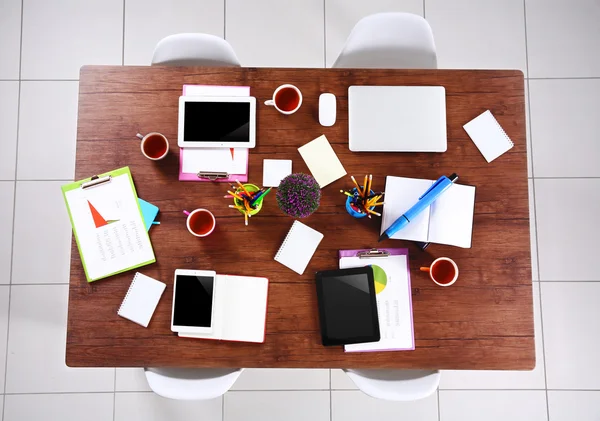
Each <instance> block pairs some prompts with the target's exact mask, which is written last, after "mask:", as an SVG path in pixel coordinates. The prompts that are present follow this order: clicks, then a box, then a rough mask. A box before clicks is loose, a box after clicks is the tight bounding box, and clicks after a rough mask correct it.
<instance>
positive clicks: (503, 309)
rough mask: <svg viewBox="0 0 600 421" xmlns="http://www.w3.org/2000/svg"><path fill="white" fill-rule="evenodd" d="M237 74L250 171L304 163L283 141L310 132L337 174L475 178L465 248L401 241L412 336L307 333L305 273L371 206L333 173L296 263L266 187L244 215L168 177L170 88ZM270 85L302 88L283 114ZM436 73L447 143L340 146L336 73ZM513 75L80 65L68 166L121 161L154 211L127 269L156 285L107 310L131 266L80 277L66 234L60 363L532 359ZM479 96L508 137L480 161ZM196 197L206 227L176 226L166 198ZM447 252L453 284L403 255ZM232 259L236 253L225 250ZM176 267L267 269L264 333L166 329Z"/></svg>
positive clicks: (179, 219)
mask: <svg viewBox="0 0 600 421" xmlns="http://www.w3.org/2000/svg"><path fill="white" fill-rule="evenodd" d="M186 83H187V84H216V85H245V86H251V87H252V91H251V92H252V95H253V96H255V97H256V98H257V104H258V106H257V147H256V148H255V149H252V150H251V153H250V179H249V180H250V181H251V182H255V183H257V184H260V183H261V182H262V162H263V159H265V158H281V159H292V160H293V165H294V166H293V169H294V172H300V171H301V172H308V169H307V167H306V165H305V164H304V161H303V160H302V159H301V157H300V154H299V153H298V151H297V148H298V147H299V146H301V145H303V144H305V143H307V142H308V141H310V140H312V139H314V138H316V137H317V136H319V135H321V134H325V135H326V136H327V138H328V139H329V141H330V142H331V144H332V146H333V149H334V150H335V152H336V153H337V155H338V157H339V158H340V160H341V161H342V163H343V165H344V166H345V168H346V170H347V171H348V174H354V175H357V176H363V175H364V173H365V171H368V172H372V173H373V175H374V181H373V186H374V187H375V188H376V189H383V187H384V180H385V176H387V175H396V176H404V177H418V178H428V179H436V178H438V177H439V176H440V175H442V174H446V175H447V174H450V173H452V172H457V173H458V174H459V175H460V182H462V183H464V184H470V185H474V186H477V191H476V204H475V219H474V229H473V245H472V248H471V249H460V248H456V247H450V246H441V245H432V246H431V247H430V248H429V249H427V251H426V252H422V251H419V250H418V249H417V248H416V247H415V246H414V245H413V244H412V243H411V242H407V241H398V240H387V241H386V242H384V243H382V245H383V246H385V247H408V248H409V253H410V266H411V277H412V294H413V305H414V326H415V335H416V350H415V351H412V352H380V353H369V354H360V353H354V354H345V353H344V352H343V350H342V348H341V347H328V348H326V347H323V346H322V345H321V342H320V333H319V323H318V314H317V304H316V292H315V285H314V273H315V272H316V271H318V270H323V269H334V268H337V267H338V250H340V249H349V248H350V249H353V248H370V247H373V246H376V244H377V238H378V236H379V225H380V221H379V220H378V219H373V220H355V219H353V218H352V217H350V216H349V215H348V214H347V213H346V211H345V209H344V201H345V197H344V196H342V195H341V194H340V193H339V189H341V188H351V187H352V185H351V181H350V179H349V177H344V178H343V179H340V180H338V181H336V182H335V183H333V184H331V185H329V186H327V187H325V188H324V189H323V197H322V201H321V206H320V207H319V209H318V211H317V212H316V213H315V214H314V215H312V216H310V217H309V218H306V219H305V220H303V222H304V223H306V224H307V225H309V226H311V227H313V228H315V229H316V230H318V231H320V232H322V233H323V234H324V235H325V238H324V239H323V241H322V242H321V245H320V246H319V248H318V249H317V252H316V254H315V255H314V257H313V259H312V260H311V262H310V264H309V266H308V268H307V270H306V272H305V274H304V275H303V276H299V275H297V274H296V273H295V272H292V271H291V270H289V269H288V268H286V267H284V266H282V265H280V264H279V263H277V262H275V261H274V260H273V257H274V256H275V253H276V251H277V250H278V248H279V246H280V244H281V242H282V240H283V239H284V237H285V235H286V233H287V232H288V230H289V228H290V226H291V225H292V219H291V218H290V217H288V216H286V215H284V214H283V213H282V212H281V211H280V210H279V209H278V207H277V205H276V203H275V197H274V195H271V196H270V197H269V198H268V199H267V200H266V201H265V204H264V207H263V210H262V211H261V213H260V215H258V216H256V217H254V218H252V220H251V222H250V225H249V226H248V227H245V226H244V223H243V218H242V217H241V216H240V215H239V214H238V213H237V211H235V210H234V209H230V208H228V206H227V205H228V204H229V200H226V199H223V195H224V193H225V190H227V185H226V184H223V183H194V182H178V181H177V174H178V168H179V162H178V153H179V148H178V147H177V144H176V143H177V113H178V97H179V96H180V95H181V88H182V85H183V84H186ZM283 83H293V84H295V85H296V86H298V87H299V88H300V89H301V91H302V93H303V95H304V102H303V105H302V107H301V109H300V110H299V111H298V112H297V113H296V114H294V115H292V116H283V115H281V114H279V113H278V112H277V111H276V110H275V109H274V108H272V107H266V106H264V105H263V102H264V101H265V100H266V99H269V98H270V97H271V95H272V93H273V90H274V89H275V88H276V87H277V86H279V85H280V84H283ZM351 85H441V86H444V87H445V88H446V101H447V121H448V151H447V152H446V153H443V154H437V153H351V152H350V151H349V149H348V121H347V120H348V102H347V100H348V98H347V95H348V94H347V92H348V87H349V86H351ZM523 86H524V84H523V74H522V73H521V72H520V71H492V70H490V71H483V70H347V69H344V70H337V69H268V68H263V69H257V68H241V69H240V68H238V69H235V68H227V69H225V68H161V67H105V66H90V67H84V68H82V70H81V77H80V82H79V90H80V91H79V117H78V120H79V121H78V129H77V164H76V170H75V179H82V178H85V177H89V176H91V175H93V174H97V173H101V172H105V171H108V170H112V169H115V168H119V167H123V166H129V167H130V168H131V172H132V174H133V178H134V182H135V185H136V188H137V191H138V194H139V196H140V197H141V198H143V199H145V200H148V201H149V202H151V203H154V204H155V205H157V206H158V207H159V208H160V213H159V220H160V222H161V225H159V226H155V227H153V228H152V229H151V230H150V237H151V240H152V244H153V246H154V251H155V254H156V258H157V262H156V263H155V264H152V265H150V266H146V267H144V268H142V269H141V270H140V271H141V272H143V273H145V274H147V275H149V276H152V277H154V278H156V279H159V280H161V281H163V282H165V283H166V284H167V289H166V290H165V293H164V295H163V297H162V299H161V301H160V303H159V305H158V308H157V310H156V312H155V314H154V317H153V319H152V321H151V323H150V326H149V327H148V328H147V329H145V328H143V327H141V326H138V325H137V324H135V323H132V322H130V321H128V320H125V319H122V318H120V317H119V316H117V309H118V307H119V305H120V303H121V301H122V299H123V297H124V296H125V293H126V291H127V288H128V287H129V284H130V282H131V279H132V278H133V272H129V273H125V274H122V275H118V276H114V277H111V278H108V279H105V280H101V281H97V282H94V283H92V284H87V282H86V281H85V277H84V274H83V269H82V266H81V261H80V258H79V253H78V251H77V248H76V245H75V244H74V243H73V250H72V254H71V279H70V295H69V317H68V332H67V350H66V361H67V364H68V365H69V366H71V367H81V366H86V367H91V366H111V367H112V366H129V367H132V366H180V367H182V366H196V367H305V368H310V367H325V368H327V367H332V368H333V367H373V368H384V367H395V368H446V369H451V368H453V369H532V368H533V367H534V366H535V353H534V329H533V308H532V283H531V267H530V266H531V256H530V242H529V206H528V203H529V202H528V187H527V164H526V143H525V142H526V140H525V139H526V138H525V108H524V92H523ZM322 92H332V93H334V94H335V95H336V96H337V106H338V117H337V122H336V124H335V125H334V126H333V127H322V126H320V125H319V123H318V117H317V112H318V97H319V94H320V93H322ZM486 109H489V110H491V111H492V113H493V114H494V115H495V116H496V117H497V119H498V121H499V122H500V124H501V125H502V126H503V127H504V129H505V130H506V132H507V133H508V135H509V136H510V137H511V139H512V140H513V141H514V143H515V147H514V148H513V149H511V150H510V151H509V152H507V153H506V154H505V155H503V156H502V157H500V158H498V159H497V160H496V161H494V162H492V163H491V164H488V163H487V162H486V161H485V159H484V158H483V157H482V156H481V154H480V153H479V151H478V150H477V149H476V147H475V145H474V144H473V142H471V140H470V139H469V137H468V136H467V134H466V133H465V131H464V130H463V128H462V125H463V124H465V123H466V122H468V121H469V120H471V119H472V118H474V117H475V116H477V115H478V114H480V113H481V112H483V111H485V110H486ZM150 131H159V132H162V133H164V134H165V135H166V136H167V137H168V138H169V139H170V141H171V148H170V154H169V156H168V157H167V158H166V159H165V160H163V161H161V162H158V163H156V162H151V161H149V160H147V159H145V158H144V157H143V156H142V154H141V153H140V147H139V141H138V140H137V139H136V137H135V134H136V133H137V132H141V133H146V132H150ZM196 207H206V208H208V209H210V210H211V211H212V212H214V214H215V215H216V217H217V228H216V230H215V232H214V233H213V234H212V235H211V236H210V237H208V238H205V239H198V238H194V237H192V236H191V235H189V234H188V232H187V230H186V227H185V216H184V215H182V212H181V211H182V209H184V208H186V209H193V208H196ZM439 256H449V257H451V258H453V259H455V260H456V262H457V263H458V265H459V267H460V277H459V279H458V281H457V282H456V284H455V285H453V286H452V287H449V288H441V287H438V286H436V285H435V284H433V283H432V282H431V281H430V280H429V278H428V277H427V275H426V274H424V273H422V272H419V266H422V265H426V264H428V263H430V262H431V261H432V260H433V259H434V258H436V257H439ZM239 262H241V263H242V264H240V263H239ZM176 268H186V269H212V270H215V271H216V272H217V273H230V274H239V275H248V276H265V277H268V278H269V279H270V287H269V305H268V313H267V326H266V329H267V332H266V340H265V343H264V344H245V343H232V342H220V341H205V340H195V339H184V338H178V337H177V336H175V334H173V333H172V332H171V330H170V320H171V303H172V294H173V289H172V288H173V272H174V270H175V269H176Z"/></svg>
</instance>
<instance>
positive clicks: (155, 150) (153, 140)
mask: <svg viewBox="0 0 600 421" xmlns="http://www.w3.org/2000/svg"><path fill="white" fill-rule="evenodd" d="M136 136H137V137H138V138H139V139H141V140H142V143H141V144H140V148H141V150H142V154H143V155H144V156H145V157H146V158H148V159H151V160H152V161H158V160H159V159H163V158H164V157H165V156H167V153H168V152H169V141H168V140H167V138H166V137H165V135H163V134H160V133H157V132H152V133H148V134H147V135H146V136H144V135H142V134H140V133H138V134H137V135H136Z"/></svg>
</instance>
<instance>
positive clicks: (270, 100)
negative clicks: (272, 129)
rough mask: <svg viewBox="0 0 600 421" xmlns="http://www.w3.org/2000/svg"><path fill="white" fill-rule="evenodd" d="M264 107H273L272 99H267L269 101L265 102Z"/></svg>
mask: <svg viewBox="0 0 600 421" xmlns="http://www.w3.org/2000/svg"><path fill="white" fill-rule="evenodd" d="M265 105H270V106H274V105H275V102H273V100H272V99H269V100H267V101H265Z"/></svg>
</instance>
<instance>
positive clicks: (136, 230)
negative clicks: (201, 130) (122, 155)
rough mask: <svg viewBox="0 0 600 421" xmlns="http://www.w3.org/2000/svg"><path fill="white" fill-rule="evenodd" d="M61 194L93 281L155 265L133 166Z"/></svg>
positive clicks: (77, 184)
mask: <svg viewBox="0 0 600 421" xmlns="http://www.w3.org/2000/svg"><path fill="white" fill-rule="evenodd" d="M61 190H62V192H63V197H64V199H65V203H66V205H67V210H68V211H69V218H71V225H72V226H73V233H74V234H75V240H76V241H77V247H78V248H79V255H80V256H81V262H82V263H83V269H84V270H85V276H86V278H87V281H88V282H93V281H96V280H98V279H102V278H106V277H108V276H112V275H115V274H117V273H121V272H125V271H128V270H131V269H136V268H139V267H141V266H145V265H148V264H150V263H154V262H156V258H155V257H154V251H153V250H152V243H151V242H150V237H149V236H148V232H147V231H146V228H145V224H144V218H143V215H142V210H141V208H140V204H139V201H138V197H137V193H136V191H135V186H134V185H133V179H132V178H131V171H129V167H124V168H119V169H118V170H114V171H111V172H107V173H105V174H99V175H98V176H94V177H91V178H88V179H85V180H80V181H76V182H74V183H70V184H66V185H64V186H62V187H61Z"/></svg>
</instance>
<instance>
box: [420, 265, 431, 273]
mask: <svg viewBox="0 0 600 421" xmlns="http://www.w3.org/2000/svg"><path fill="white" fill-rule="evenodd" d="M419 270H420V271H421V272H429V268H427V267H424V266H421V268H420V269H419Z"/></svg>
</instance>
